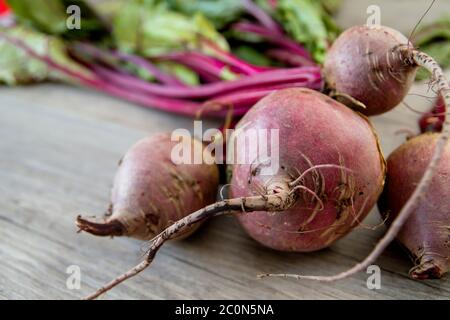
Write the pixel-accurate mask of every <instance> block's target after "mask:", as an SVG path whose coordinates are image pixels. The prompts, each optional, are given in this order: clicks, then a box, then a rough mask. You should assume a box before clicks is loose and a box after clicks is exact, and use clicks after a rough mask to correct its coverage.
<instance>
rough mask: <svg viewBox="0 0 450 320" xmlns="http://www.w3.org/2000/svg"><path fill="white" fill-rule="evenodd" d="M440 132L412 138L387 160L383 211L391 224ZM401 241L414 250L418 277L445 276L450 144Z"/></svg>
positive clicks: (449, 252)
mask: <svg viewBox="0 0 450 320" xmlns="http://www.w3.org/2000/svg"><path fill="white" fill-rule="evenodd" d="M438 137H439V135H438V134H436V133H428V134H422V135H419V136H417V137H414V138H412V139H410V140H408V141H407V142H406V143H404V144H402V145H401V146H400V147H399V148H398V149H397V150H395V151H394V152H393V153H392V154H391V155H390V156H389V158H388V160H387V167H388V174H387V180H386V187H385V189H384V191H383V194H382V197H381V198H380V200H379V203H378V204H379V207H380V212H381V213H382V214H383V215H385V216H386V215H388V220H387V222H388V223H389V224H390V223H391V222H392V220H393V219H394V218H395V217H396V216H397V215H398V213H399V212H400V210H401V208H402V207H403V205H404V204H405V203H406V201H407V200H408V199H409V197H410V196H411V194H412V192H413V191H414V188H415V186H416V184H417V182H418V181H419V180H420V178H421V177H422V175H423V173H424V171H425V170H426V168H427V165H428V163H429V162H430V158H431V156H432V154H433V150H434V147H435V145H436V141H437V138H438ZM397 240H398V241H399V242H400V243H401V244H402V245H403V246H404V247H405V248H406V249H407V250H408V251H409V252H410V254H411V257H412V258H413V261H414V264H415V266H414V267H413V268H412V269H411V270H410V275H411V277H412V278H414V279H429V278H441V277H442V276H443V275H444V274H445V273H446V272H448V271H449V270H450V143H447V145H446V149H445V152H444V155H443V157H442V159H441V161H440V164H439V167H438V170H437V173H436V175H435V176H434V177H433V180H432V183H431V185H430V188H429V190H428V192H427V194H426V195H425V197H424V199H423V201H421V202H420V205H419V206H418V207H417V208H416V210H414V212H413V213H412V214H411V216H410V217H409V219H408V220H407V221H406V223H405V224H404V226H403V227H402V229H401V230H400V232H399V234H398V235H397Z"/></svg>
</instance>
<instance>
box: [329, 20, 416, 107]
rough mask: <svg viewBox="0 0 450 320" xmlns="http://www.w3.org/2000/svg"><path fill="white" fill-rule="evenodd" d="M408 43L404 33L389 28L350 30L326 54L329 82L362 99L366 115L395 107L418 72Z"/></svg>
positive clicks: (377, 27) (332, 85)
mask: <svg viewBox="0 0 450 320" xmlns="http://www.w3.org/2000/svg"><path fill="white" fill-rule="evenodd" d="M407 44H408V39H407V38H406V37H405V36H403V35H402V34H401V33H400V32H398V31H397V30H394V29H391V28H388V27H384V26H367V25H360V26H355V27H352V28H350V29H347V30H346V31H345V32H343V33H342V34H341V35H340V36H339V37H338V38H337V39H336V41H335V42H334V43H333V45H332V46H331V48H330V50H329V52H328V54H327V59H326V61H325V65H324V74H325V78H326V82H327V85H328V86H329V88H330V89H332V90H335V91H336V92H337V93H340V94H346V95H348V96H351V97H352V98H354V99H356V100H358V101H360V102H362V103H363V104H364V105H365V106H366V109H360V111H361V112H362V113H364V114H366V115H375V114H381V113H384V112H386V111H388V110H390V109H392V108H394V107H395V106H397V105H398V104H399V103H400V102H401V101H402V100H403V99H404V97H405V96H406V94H407V93H408V91H409V89H410V87H411V84H412V83H413V81H414V78H415V74H416V69H417V66H416V65H415V64H414V63H411V61H410V59H408V58H407V57H408V56H407V52H408V51H407V50H406V49H407ZM410 49H411V47H410ZM342 101H346V102H349V100H348V99H343V100H342Z"/></svg>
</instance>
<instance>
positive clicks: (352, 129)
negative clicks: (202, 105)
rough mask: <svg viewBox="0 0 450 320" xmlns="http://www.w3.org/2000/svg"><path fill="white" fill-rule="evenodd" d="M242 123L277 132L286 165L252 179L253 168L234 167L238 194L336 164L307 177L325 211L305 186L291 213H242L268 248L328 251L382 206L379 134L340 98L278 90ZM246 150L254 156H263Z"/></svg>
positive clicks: (252, 192) (242, 219) (382, 167)
mask: <svg viewBox="0 0 450 320" xmlns="http://www.w3.org/2000/svg"><path fill="white" fill-rule="evenodd" d="M281 110H282V111H281ZM240 127H245V129H244V130H245V131H244V132H246V131H247V130H252V129H256V130H258V129H264V128H271V129H279V140H280V145H279V152H280V160H279V166H280V169H279V172H278V174H276V175H275V176H263V175H256V176H254V177H252V179H251V183H250V184H249V183H248V181H249V172H250V171H251V165H249V164H236V165H233V166H232V180H231V194H232V196H233V197H236V198H238V197H247V196H252V195H257V194H258V193H257V190H265V189H266V188H267V187H268V186H269V185H270V183H272V182H273V180H274V178H277V177H278V178H279V177H286V179H290V180H292V179H291V178H290V177H289V176H288V174H295V173H296V172H304V171H305V170H307V169H308V168H310V167H311V166H315V165H335V166H336V167H331V168H326V167H325V168H318V169H317V170H314V172H311V173H310V174H308V175H306V180H305V183H304V185H305V186H306V187H308V188H309V189H310V190H313V191H314V192H315V193H317V195H318V197H319V198H320V199H321V200H322V202H323V205H324V207H325V208H324V209H323V210H320V208H319V206H318V203H317V201H315V199H314V198H313V197H312V196H311V195H310V194H307V193H305V192H304V191H302V192H301V197H299V199H298V200H297V202H296V204H295V205H294V206H293V207H292V208H290V209H288V210H286V211H283V212H277V213H272V212H267V211H266V212H260V211H257V212H248V213H244V214H239V215H238V216H237V217H238V219H239V221H240V222H241V224H242V225H243V227H244V229H245V230H246V231H247V233H248V234H249V235H250V236H251V237H252V238H254V239H256V240H257V241H258V242H260V243H262V244H263V245H265V246H268V247H270V248H273V249H276V250H282V251H295V252H306V251H315V250H318V249H322V248H324V247H327V246H329V245H331V244H332V243H333V242H334V241H336V240H337V239H339V238H341V237H343V236H344V235H345V234H347V233H348V232H349V231H350V230H352V228H354V227H355V226H357V225H358V222H359V221H361V220H362V219H364V218H365V216H366V215H367V214H368V213H369V211H370V210H371V208H372V207H373V206H374V204H375V203H376V201H377V199H378V196H379V195H380V193H381V191H382V188H383V183H384V174H385V163H384V159H383V156H382V154H381V152H380V147H379V145H378V139H377V136H376V134H375V133H374V130H373V128H372V126H371V125H370V123H369V122H368V121H367V119H366V118H365V117H364V116H361V115H359V114H357V113H355V112H353V111H352V110H350V109H348V108H347V107H345V106H344V105H342V104H340V103H339V102H337V101H335V100H333V99H330V98H328V97H327V96H325V95H323V94H321V93H318V92H316V91H312V90H304V89H287V90H280V91H278V92H276V93H274V94H271V95H270V96H268V97H266V98H264V99H262V100H260V101H259V102H258V103H257V104H256V105H255V106H254V107H253V108H252V109H251V110H250V111H249V112H248V113H247V114H246V115H245V116H244V117H243V119H242V120H241V121H240V122H239V124H238V126H237V128H240ZM275 147H278V146H275ZM269 150H270V147H269ZM247 151H248V152H247V153H246V156H247V157H248V158H249V159H257V158H258V156H261V155H260V154H258V153H256V152H253V153H252V152H251V151H249V150H247ZM254 151H256V150H254ZM337 166H343V167H345V168H347V169H349V170H351V171H352V172H349V171H345V170H342V169H339V168H337ZM253 167H255V166H253ZM316 176H317V177H316ZM319 177H320V178H319ZM314 230H317V231H314Z"/></svg>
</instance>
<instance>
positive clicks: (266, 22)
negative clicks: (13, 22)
mask: <svg viewBox="0 0 450 320" xmlns="http://www.w3.org/2000/svg"><path fill="white" fill-rule="evenodd" d="M242 6H243V7H244V9H245V10H246V11H247V12H248V13H249V14H250V15H252V16H253V17H255V18H256V20H258V22H259V23H260V24H261V25H262V26H264V27H265V28H267V29H268V30H270V31H271V32H273V33H274V34H277V35H282V34H283V29H282V28H281V27H280V25H279V24H278V23H277V22H276V21H274V20H273V19H272V17H271V16H270V15H269V14H267V13H266V12H265V11H264V10H263V9H262V8H261V7H259V6H258V5H256V4H255V3H254V2H253V1H252V0H242Z"/></svg>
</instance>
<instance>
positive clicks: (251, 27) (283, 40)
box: [232, 22, 313, 61]
mask: <svg viewBox="0 0 450 320" xmlns="http://www.w3.org/2000/svg"><path fill="white" fill-rule="evenodd" d="M232 29H233V30H236V31H239V32H249V33H253V34H257V35H259V36H261V37H263V38H265V39H267V40H268V41H270V42H272V43H273V44H276V45H278V46H280V47H282V48H285V49H287V50H289V51H290V52H292V53H295V54H298V55H299V56H302V57H304V58H306V59H308V60H310V61H313V60H312V58H311V55H310V54H309V52H308V51H307V50H306V49H305V48H303V47H302V46H301V45H299V44H298V43H297V42H295V41H293V40H291V39H289V38H288V37H286V36H280V35H275V34H273V33H272V32H270V31H268V30H267V29H265V28H264V27H261V26H259V25H255V24H253V23H249V22H238V23H236V24H234V25H233V26H232Z"/></svg>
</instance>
